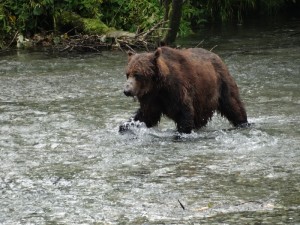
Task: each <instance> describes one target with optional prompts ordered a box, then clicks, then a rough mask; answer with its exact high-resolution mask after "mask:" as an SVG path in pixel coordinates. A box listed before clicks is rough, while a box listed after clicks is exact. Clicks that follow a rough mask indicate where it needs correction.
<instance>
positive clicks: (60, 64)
mask: <svg viewBox="0 0 300 225" xmlns="http://www.w3.org/2000/svg"><path fill="white" fill-rule="evenodd" d="M296 22H297V21H296ZM296 22H292V23H291V24H288V25H280V26H277V27H272V29H271V28H270V29H261V30H256V29H254V28H253V29H252V28H251V27H250V28H243V29H242V28H240V29H242V30H241V31H238V32H237V31H235V32H233V33H232V34H231V33H225V34H222V33H218V34H214V35H213V36H212V37H214V38H207V39H208V40H207V41H206V42H204V45H206V46H205V47H207V48H212V47H213V46H214V45H215V44H216V43H217V44H218V47H217V48H215V50H214V51H215V52H217V53H218V54H220V55H221V56H222V57H223V59H224V60H225V62H226V64H227V65H228V67H229V69H230V71H231V73H232V75H233V76H234V77H235V79H236V81H237V83H238V85H239V87H240V91H241V96H242V98H243V100H244V102H245V105H246V108H247V112H248V116H249V121H250V122H251V123H254V126H252V127H250V128H247V129H242V130H236V129H230V128H231V126H230V124H229V123H228V122H227V121H226V120H225V119H222V118H221V117H220V116H218V115H215V117H214V118H213V120H212V121H211V122H210V123H209V125H208V126H207V127H206V128H204V129H201V130H199V131H197V132H194V133H192V134H191V135H187V136H185V137H184V138H183V140H182V141H176V140H174V133H175V125H174V123H173V122H172V121H170V120H168V119H163V121H162V122H161V124H160V125H159V126H158V127H157V128H153V129H146V128H143V127H142V128H139V129H135V130H133V134H127V135H119V134H118V125H119V124H120V123H121V122H122V121H125V120H127V119H128V118H129V117H130V116H131V115H132V113H133V112H134V111H135V109H136V108H137V103H136V102H133V101H132V100H131V99H130V98H126V97H125V96H124V95H123V93H122V87H123V83H124V81H125V76H124V67H125V65H126V61H127V59H126V55H125V54H124V53H120V52H103V53H101V54H94V55H73V56H69V57H65V56H54V55H47V54H45V53H41V52H31V53H28V52H22V51H19V52H16V53H14V52H13V53H10V54H8V55H6V56H1V58H0V162H1V163H0V191H1V195H0V224H7V225H8V224H120V223H121V224H161V223H165V224H171V223H176V224H195V223H198V224H200V223H201V224H255V223H257V224H260V223H262V224H300V113H299V112H300V36H299V32H300V29H299V26H298V25H297V26H296V24H299V23H296ZM298 22H299V21H298ZM201 38H203V37H199V36H197V37H196V36H195V37H193V38H191V39H189V40H188V41H189V44H191V45H192V44H193V43H197V42H200V41H201ZM204 38H205V37H204Z"/></svg>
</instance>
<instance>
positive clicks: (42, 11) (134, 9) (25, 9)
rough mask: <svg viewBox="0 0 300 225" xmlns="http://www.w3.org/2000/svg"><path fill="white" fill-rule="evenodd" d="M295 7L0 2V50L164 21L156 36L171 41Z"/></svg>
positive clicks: (177, 0)
mask: <svg viewBox="0 0 300 225" xmlns="http://www.w3.org/2000/svg"><path fill="white" fill-rule="evenodd" d="M299 6H300V3H299V1H298V0H266V1H261V0H224V1H223V0H222V1H219V0H208V1H207V0H186V1H183V0H151V1H147V0H76V1H75V0H62V1H60V0H18V1H11V0H2V1H1V2H0V47H1V48H3V47H8V46H14V45H16V43H17V40H18V38H19V36H20V35H21V38H23V37H24V40H25V39H26V38H27V39H34V37H35V40H36V39H39V40H40V43H42V44H43V45H53V44H57V43H60V42H61V39H64V38H67V37H69V36H70V35H79V34H80V35H82V34H88V35H103V34H107V33H108V32H110V31H112V30H123V31H130V32H133V33H141V32H145V31H147V30H149V29H151V28H152V27H153V26H155V24H158V23H159V22H161V21H162V20H167V19H168V20H169V23H165V25H164V29H159V30H158V31H157V34H156V36H160V37H161V38H162V39H163V38H165V40H166V41H167V42H169V43H172V42H174V41H175V38H176V37H177V36H178V35H181V36H184V35H187V34H190V33H191V32H193V30H198V29H200V28H201V25H203V24H212V23H224V22H230V21H231V22H235V23H237V24H242V23H243V21H244V20H245V18H247V17H251V16H254V15H255V16H257V15H260V16H261V15H263V16H268V15H272V16H276V15H278V14H282V13H286V12H292V11H293V10H294V11H297V9H299ZM180 14H181V15H182V16H181V18H180V17H178V16H175V15H180ZM37 34H38V36H35V35H37ZM21 41H22V40H21ZM36 42H37V41H36Z"/></svg>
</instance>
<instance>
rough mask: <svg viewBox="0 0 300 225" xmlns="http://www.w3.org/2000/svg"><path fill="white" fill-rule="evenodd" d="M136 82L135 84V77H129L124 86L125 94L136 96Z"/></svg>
mask: <svg viewBox="0 0 300 225" xmlns="http://www.w3.org/2000/svg"><path fill="white" fill-rule="evenodd" d="M134 84H135V82H134V80H133V79H131V78H128V80H127V82H126V83H125V86H124V91H123V92H124V94H125V95H126V96H134V93H133V92H134V91H133V90H134Z"/></svg>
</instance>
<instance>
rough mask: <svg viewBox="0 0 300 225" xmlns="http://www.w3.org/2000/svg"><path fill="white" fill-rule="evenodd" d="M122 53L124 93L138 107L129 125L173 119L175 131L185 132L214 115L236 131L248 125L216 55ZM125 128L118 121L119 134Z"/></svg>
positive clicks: (194, 51)
mask: <svg viewBox="0 0 300 225" xmlns="http://www.w3.org/2000/svg"><path fill="white" fill-rule="evenodd" d="M128 55H129V56H128V66H127V70H126V77H127V82H126V83H125V87H124V94H125V95H126V96H132V97H136V98H137V99H138V101H139V103H140V108H139V109H138V110H137V112H136V114H135V115H134V116H133V118H132V119H131V121H140V122H144V123H145V124H146V126H147V127H153V126H155V125H157V124H158V122H159V121H160V118H161V116H162V115H165V116H167V117H169V118H170V119H172V120H173V121H175V123H176V125H177V130H178V132H179V133H191V131H192V130H193V129H199V128H201V127H203V126H205V125H206V124H207V122H208V121H209V120H210V119H211V117H212V116H213V113H214V112H215V111H217V112H219V113H221V115H222V116H225V117H226V118H227V119H228V120H229V121H230V122H231V123H232V124H233V125H234V126H236V127H239V126H245V125H247V124H248V122H247V115H246V111H245V108H244V106H243V103H242V102H241V100H240V96H239V90H238V87H237V85H236V83H235V81H234V79H233V77H232V76H231V75H230V73H229V71H228V69H227V67H226V65H225V64H224V63H223V61H222V60H221V59H220V57H219V56H217V55H216V54H214V53H212V52H210V51H207V50H205V49H201V48H190V49H182V50H179V49H173V48H170V47H160V48H158V49H157V50H156V51H155V52H152V53H141V54H133V53H129V54H128ZM130 126H131V125H130V123H128V122H127V123H124V124H122V125H120V127H119V131H120V132H121V133H122V132H124V131H126V130H128V129H129V128H130Z"/></svg>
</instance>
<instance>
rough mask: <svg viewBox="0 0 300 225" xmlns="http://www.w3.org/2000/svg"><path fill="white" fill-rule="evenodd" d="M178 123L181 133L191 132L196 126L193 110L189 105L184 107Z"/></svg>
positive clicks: (178, 129)
mask: <svg viewBox="0 0 300 225" xmlns="http://www.w3.org/2000/svg"><path fill="white" fill-rule="evenodd" d="M176 123H177V131H178V132H179V133H180V134H182V133H184V134H190V133H191V132H192V130H193V128H194V127H195V125H194V114H193V110H192V109H191V108H190V107H188V106H185V107H182V110H181V112H180V114H179V116H178V119H177V120H176Z"/></svg>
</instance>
